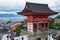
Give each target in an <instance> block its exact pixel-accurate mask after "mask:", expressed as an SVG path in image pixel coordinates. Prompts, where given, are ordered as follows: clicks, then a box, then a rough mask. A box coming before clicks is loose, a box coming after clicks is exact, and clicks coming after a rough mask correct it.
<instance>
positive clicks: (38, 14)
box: [18, 2, 58, 32]
mask: <svg viewBox="0 0 60 40" xmlns="http://www.w3.org/2000/svg"><path fill="white" fill-rule="evenodd" d="M57 13H58V12H54V11H52V10H51V9H49V7H48V5H47V4H38V3H30V2H27V3H26V6H25V8H24V10H23V11H22V12H18V14H21V15H24V16H27V19H26V22H27V31H29V32H37V31H38V30H47V29H48V27H49V22H50V19H49V18H48V16H50V15H54V14H57Z"/></svg>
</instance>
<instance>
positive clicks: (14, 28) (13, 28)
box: [11, 23, 21, 30]
mask: <svg viewBox="0 0 60 40" xmlns="http://www.w3.org/2000/svg"><path fill="white" fill-rule="evenodd" d="M20 25H21V24H20V23H16V24H14V25H12V26H11V30H16V28H17V27H18V26H20Z"/></svg>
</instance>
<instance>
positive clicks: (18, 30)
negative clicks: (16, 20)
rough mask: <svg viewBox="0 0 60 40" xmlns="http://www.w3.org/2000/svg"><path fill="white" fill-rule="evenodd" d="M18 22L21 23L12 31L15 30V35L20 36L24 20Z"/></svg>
mask: <svg viewBox="0 0 60 40" xmlns="http://www.w3.org/2000/svg"><path fill="white" fill-rule="evenodd" d="M20 23H21V25H20V26H18V27H17V28H16V30H14V32H16V36H20V33H21V29H22V27H23V25H25V22H24V21H22V22H20Z"/></svg>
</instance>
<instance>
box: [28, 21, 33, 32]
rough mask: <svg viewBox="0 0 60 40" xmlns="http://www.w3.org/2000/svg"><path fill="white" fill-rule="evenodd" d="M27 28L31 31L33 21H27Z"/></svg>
mask: <svg viewBox="0 0 60 40" xmlns="http://www.w3.org/2000/svg"><path fill="white" fill-rule="evenodd" d="M27 29H28V31H29V32H33V23H31V22H28V23H27Z"/></svg>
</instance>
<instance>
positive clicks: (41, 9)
mask: <svg viewBox="0 0 60 40" xmlns="http://www.w3.org/2000/svg"><path fill="white" fill-rule="evenodd" d="M26 6H27V7H28V9H29V11H31V12H36V13H53V14H56V13H58V12H55V11H52V10H51V9H50V8H49V7H48V4H39V3H30V2H27V3H26ZM25 12H27V11H26V10H23V11H22V12H21V13H25Z"/></svg>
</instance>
